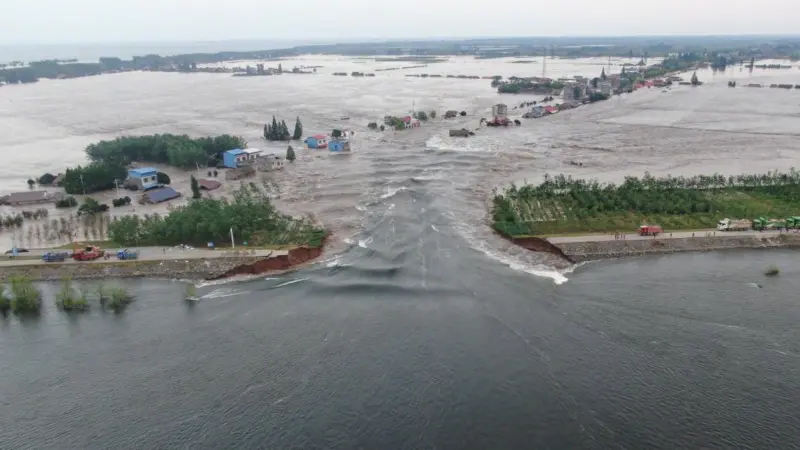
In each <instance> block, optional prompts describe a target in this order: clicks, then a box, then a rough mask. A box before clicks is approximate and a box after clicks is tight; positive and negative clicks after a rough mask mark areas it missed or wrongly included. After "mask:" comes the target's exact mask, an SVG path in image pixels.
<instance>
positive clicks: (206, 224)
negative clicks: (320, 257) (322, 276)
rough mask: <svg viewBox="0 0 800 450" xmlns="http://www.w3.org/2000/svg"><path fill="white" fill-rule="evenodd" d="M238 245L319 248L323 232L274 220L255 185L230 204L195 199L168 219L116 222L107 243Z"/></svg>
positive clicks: (287, 218) (272, 211)
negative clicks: (236, 242) (231, 242)
mask: <svg viewBox="0 0 800 450" xmlns="http://www.w3.org/2000/svg"><path fill="white" fill-rule="evenodd" d="M231 229H232V230H233V232H234V235H235V236H236V239H237V240H240V241H247V242H248V243H250V244H251V245H256V246H258V245H266V244H296V245H303V244H305V245H309V246H319V245H321V244H322V239H323V238H324V236H325V231H324V230H323V229H321V228H318V227H316V226H315V225H314V224H313V223H311V221H309V220H305V219H294V218H292V217H291V216H287V215H281V214H279V213H278V212H277V211H276V210H275V208H274V207H273V206H272V203H271V202H270V200H269V197H268V195H267V193H266V192H265V191H264V190H262V189H261V188H260V187H258V186H257V185H255V184H254V183H250V184H243V185H242V186H241V187H240V188H239V189H237V190H236V191H234V193H233V198H232V199H231V200H226V199H212V198H196V199H193V200H191V201H190V202H189V204H188V205H185V206H179V207H176V208H171V209H170V213H169V215H167V216H160V215H157V214H154V215H145V216H144V217H139V216H136V215H134V216H126V217H120V218H119V219H118V220H116V221H114V222H112V223H111V224H110V225H109V229H108V235H109V238H110V239H111V240H113V241H114V242H117V243H119V244H122V245H178V244H192V245H196V246H205V245H206V243H208V242H219V243H223V242H228V241H229V240H230V230H231Z"/></svg>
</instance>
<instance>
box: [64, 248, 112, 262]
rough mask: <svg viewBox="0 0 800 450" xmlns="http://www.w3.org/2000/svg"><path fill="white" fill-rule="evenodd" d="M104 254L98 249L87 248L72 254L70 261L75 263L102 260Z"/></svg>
mask: <svg viewBox="0 0 800 450" xmlns="http://www.w3.org/2000/svg"><path fill="white" fill-rule="evenodd" d="M105 254H106V252H104V251H103V250H102V249H100V247H95V246H89V247H84V248H81V249H77V250H75V251H74V252H72V259H74V260H75V261H92V260H95V259H98V258H102V257H103V256H104V255H105Z"/></svg>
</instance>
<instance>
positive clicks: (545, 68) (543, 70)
mask: <svg viewBox="0 0 800 450" xmlns="http://www.w3.org/2000/svg"><path fill="white" fill-rule="evenodd" d="M546 73H547V47H546V46H545V48H544V56H543V57H542V78H546V77H545V74H546Z"/></svg>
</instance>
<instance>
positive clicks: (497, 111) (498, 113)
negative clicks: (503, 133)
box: [492, 103, 508, 121]
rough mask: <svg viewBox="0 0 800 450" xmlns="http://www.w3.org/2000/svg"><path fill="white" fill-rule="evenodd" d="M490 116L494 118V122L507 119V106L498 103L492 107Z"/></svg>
mask: <svg viewBox="0 0 800 450" xmlns="http://www.w3.org/2000/svg"><path fill="white" fill-rule="evenodd" d="M492 116H494V119H495V121H496V120H497V119H505V118H507V117H508V105H505V104H503V103H498V104H496V105H494V106H492Z"/></svg>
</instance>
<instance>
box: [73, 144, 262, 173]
mask: <svg viewBox="0 0 800 450" xmlns="http://www.w3.org/2000/svg"><path fill="white" fill-rule="evenodd" d="M246 146H247V141H245V140H244V139H243V138H241V137H239V136H233V135H230V134H223V135H219V136H212V137H202V138H192V137H189V136H188V135H185V134H184V135H175V134H154V135H149V136H123V137H118V138H116V139H113V140H110V141H100V142H97V143H95V144H90V145H89V146H88V147H86V155H87V156H88V157H89V159H90V160H92V161H93V162H95V163H100V164H104V165H107V166H111V167H115V168H118V167H123V168H124V167H125V166H127V165H129V164H131V163H132V162H137V161H138V162H145V161H146V162H154V163H163V164H169V165H171V166H175V167H181V168H194V167H196V166H197V165H202V166H209V167H213V166H216V165H217V163H218V162H219V161H220V158H221V157H220V154H221V153H222V152H225V151H227V150H231V149H234V148H245V147H246ZM123 179H124V177H123Z"/></svg>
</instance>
